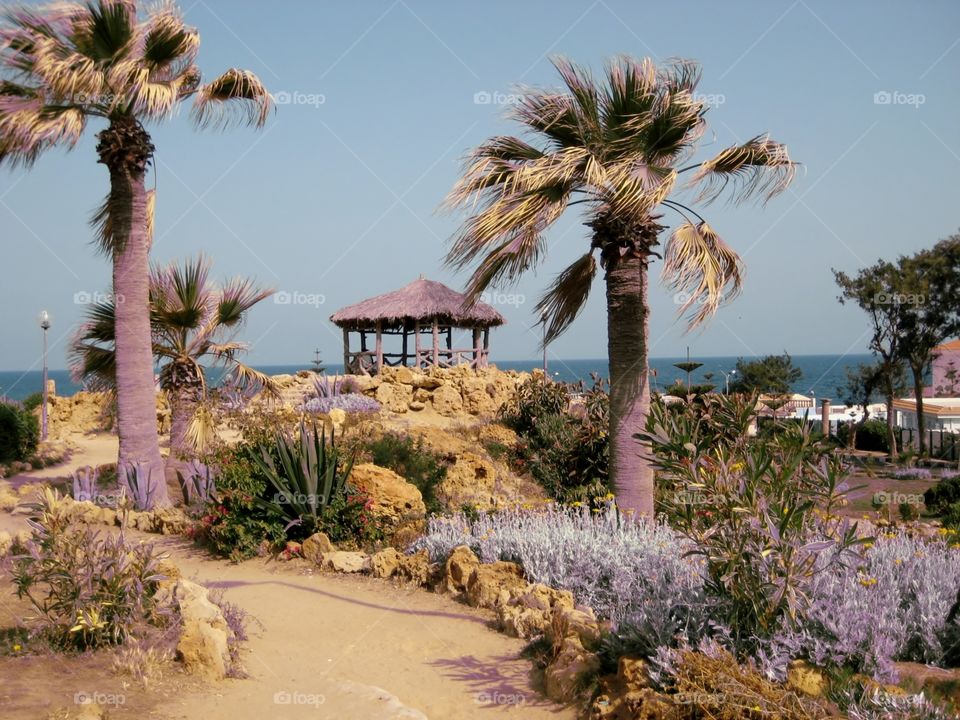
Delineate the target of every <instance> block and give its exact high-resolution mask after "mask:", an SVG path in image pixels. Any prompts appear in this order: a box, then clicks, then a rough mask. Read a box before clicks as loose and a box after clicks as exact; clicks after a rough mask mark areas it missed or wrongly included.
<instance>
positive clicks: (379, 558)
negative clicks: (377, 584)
mask: <svg viewBox="0 0 960 720" xmlns="http://www.w3.org/2000/svg"><path fill="white" fill-rule="evenodd" d="M401 559H402V556H401V555H400V553H399V552H398V551H397V549H396V548H392V547H388V548H384V549H383V550H381V551H380V552H378V553H374V554H373V556H372V557H371V558H370V569H371V574H372V575H373V576H374V577H378V578H388V577H393V575H394V573H396V572H397V570H398V569H399V567H400V561H401Z"/></svg>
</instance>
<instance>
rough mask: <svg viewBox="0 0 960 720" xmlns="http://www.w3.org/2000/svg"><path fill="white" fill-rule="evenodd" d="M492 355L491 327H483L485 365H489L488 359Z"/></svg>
mask: <svg viewBox="0 0 960 720" xmlns="http://www.w3.org/2000/svg"><path fill="white" fill-rule="evenodd" d="M489 357H490V328H488V327H485V328H484V329H483V366H484V367H486V366H487V360H488V359H489Z"/></svg>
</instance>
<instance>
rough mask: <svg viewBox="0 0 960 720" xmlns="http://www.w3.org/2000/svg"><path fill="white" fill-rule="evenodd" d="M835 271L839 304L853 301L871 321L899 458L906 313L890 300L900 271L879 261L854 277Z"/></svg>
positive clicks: (872, 345) (889, 432)
mask: <svg viewBox="0 0 960 720" xmlns="http://www.w3.org/2000/svg"><path fill="white" fill-rule="evenodd" d="M832 272H833V276H834V279H835V280H836V282H837V285H839V286H840V297H839V298H838V299H839V300H840V303H841V304H844V303H846V302H854V303H856V304H857V305H858V306H859V307H860V308H861V309H862V310H863V311H864V312H866V313H867V316H868V317H869V318H870V325H871V336H870V342H869V347H870V350H872V351H873V353H874V354H875V355H876V356H877V358H878V371H879V373H880V388H881V390H882V392H883V396H884V399H885V401H886V404H887V435H888V439H889V442H890V455H891V457H893V456H896V455H897V435H896V413H895V411H894V409H893V401H894V399H895V398H896V396H897V395H898V394H899V393H900V391H901V389H902V378H903V372H904V365H903V354H902V350H901V347H900V343H901V330H902V328H903V323H904V314H905V312H906V307H905V306H904V304H903V303H900V302H891V298H892V297H893V296H894V295H896V294H897V293H898V292H899V288H900V284H899V283H900V273H899V270H898V268H897V267H896V266H895V265H894V264H893V263H891V262H887V261H886V260H878V261H877V262H876V263H875V264H874V265H871V266H870V267H866V268H863V269H862V270H860V271H859V272H858V273H857V274H856V275H854V276H852V277H851V276H850V275H847V274H846V273H844V272H840V271H838V270H833V271H832Z"/></svg>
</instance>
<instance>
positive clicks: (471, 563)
mask: <svg viewBox="0 0 960 720" xmlns="http://www.w3.org/2000/svg"><path fill="white" fill-rule="evenodd" d="M478 567H480V559H479V558H478V557H477V556H476V555H475V554H474V552H473V550H471V549H470V548H469V547H468V546H467V545H458V546H457V547H455V548H454V549H453V552H451V553H450V557H448V558H447V562H446V564H445V565H444V577H445V587H446V589H447V590H448V591H450V592H452V593H459V592H463V591H464V590H466V589H467V581H468V580H470V575H471V574H472V573H473V571H474V570H475V569H477V568H478Z"/></svg>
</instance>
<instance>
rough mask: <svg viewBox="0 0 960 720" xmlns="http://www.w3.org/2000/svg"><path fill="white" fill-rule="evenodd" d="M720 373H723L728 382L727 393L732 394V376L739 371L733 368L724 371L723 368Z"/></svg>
mask: <svg viewBox="0 0 960 720" xmlns="http://www.w3.org/2000/svg"><path fill="white" fill-rule="evenodd" d="M720 374H721V375H723V379H724V382H726V385H727V395H729V394H730V376H731V375H736V374H737V371H736V370H731V371H730V372H724V371H723V370H721V371H720Z"/></svg>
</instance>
